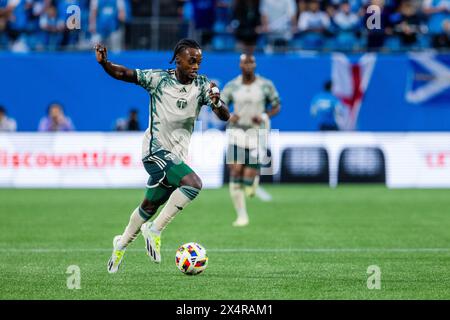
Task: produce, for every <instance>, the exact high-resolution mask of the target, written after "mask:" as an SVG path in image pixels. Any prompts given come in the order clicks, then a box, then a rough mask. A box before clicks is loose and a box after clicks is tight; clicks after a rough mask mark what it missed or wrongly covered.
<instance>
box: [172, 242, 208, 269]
mask: <svg viewBox="0 0 450 320" xmlns="http://www.w3.org/2000/svg"><path fill="white" fill-rule="evenodd" d="M175 264H176V265H177V267H178V269H179V270H180V271H181V272H182V273H184V274H187V275H196V274H199V273H202V272H203V271H204V270H205V269H206V267H207V266H208V256H207V254H206V249H205V248H203V247H202V246H201V245H199V244H198V243H195V242H189V243H185V244H183V245H182V246H181V247H179V248H178V250H177V253H176V255H175Z"/></svg>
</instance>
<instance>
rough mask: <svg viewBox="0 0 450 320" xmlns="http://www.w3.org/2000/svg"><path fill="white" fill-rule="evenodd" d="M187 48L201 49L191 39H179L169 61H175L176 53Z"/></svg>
mask: <svg viewBox="0 0 450 320" xmlns="http://www.w3.org/2000/svg"><path fill="white" fill-rule="evenodd" d="M188 48H194V49H201V48H200V45H199V44H198V43H197V41H195V40H192V39H181V40H180V41H178V43H177V45H176V46H175V49H174V50H173V57H172V60H170V63H173V62H174V61H175V58H176V56H177V54H179V53H180V52H183V51H184V50H186V49H188Z"/></svg>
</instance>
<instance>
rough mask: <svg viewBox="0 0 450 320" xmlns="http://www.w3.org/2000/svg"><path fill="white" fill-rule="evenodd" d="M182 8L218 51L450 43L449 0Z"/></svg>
mask: <svg viewBox="0 0 450 320" xmlns="http://www.w3.org/2000/svg"><path fill="white" fill-rule="evenodd" d="M182 2H183V3H184V5H183V9H184V10H183V13H184V14H185V19H192V20H193V21H195V24H196V28H197V29H198V30H200V31H203V32H202V33H206V36H203V37H202V40H203V44H204V45H205V44H211V46H212V47H213V49H233V48H234V46H235V43H234V41H235V40H236V39H237V41H238V44H240V45H241V46H244V47H247V48H250V49H252V48H257V49H263V50H265V51H271V50H276V49H281V50H285V49H292V48H294V49H306V50H308V49H310V50H323V49H328V50H343V51H358V50H361V51H363V50H364V51H366V50H369V51H370V50H391V51H397V50H411V49H423V48H430V47H432V48H438V49H446V48H448V47H449V43H450V41H449V39H450V37H449V36H450V0H423V1H422V0H420V1H419V0H324V1H317V0H297V1H296V0H235V1H233V0H186V1H182ZM373 6H376V7H375V9H373V8H374V7H373ZM375 15H377V17H375ZM377 24H378V25H377ZM211 30H212V32H211ZM230 34H233V35H234V36H235V39H233V38H232V37H230ZM205 42H206V43H205Z"/></svg>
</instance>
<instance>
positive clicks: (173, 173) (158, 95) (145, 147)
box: [96, 39, 230, 273]
mask: <svg viewBox="0 0 450 320" xmlns="http://www.w3.org/2000/svg"><path fill="white" fill-rule="evenodd" d="M96 58H97V61H98V62H99V63H100V65H101V66H102V67H103V69H104V70H105V71H106V72H107V73H108V74H109V75H110V76H112V77H113V78H115V79H118V80H122V81H125V82H131V83H135V84H138V85H140V86H142V87H143V88H144V89H146V90H147V91H148V92H149V94H150V106H149V109H150V121H149V128H148V129H147V130H146V132H145V135H144V139H143V144H142V161H143V164H144V167H145V169H146V171H147V172H148V173H149V175H150V177H149V180H148V184H147V190H146V192H145V198H144V200H143V201H142V203H141V204H140V205H139V206H138V207H137V208H136V209H135V210H134V211H133V213H132V214H131V217H130V221H129V223H128V225H127V227H126V228H125V231H124V233H123V234H122V235H119V236H116V237H114V240H113V247H114V248H113V254H112V256H111V258H110V260H109V262H108V272H110V273H114V272H117V270H118V269H119V266H120V264H121V262H122V259H123V255H124V253H125V249H126V248H127V246H128V244H130V243H131V242H132V241H133V240H134V239H135V238H136V237H137V235H138V234H139V230H141V231H142V235H143V236H144V240H145V244H146V249H147V254H148V255H149V257H150V259H151V260H153V261H155V262H160V261H161V255H160V248H161V238H160V235H161V232H162V231H163V230H164V228H165V227H166V226H167V225H168V224H169V222H170V221H171V220H172V219H173V218H174V217H175V215H176V214H177V213H178V212H179V211H180V210H183V208H184V207H185V206H186V205H187V204H189V203H190V202H191V201H192V200H194V199H195V197H197V195H198V193H199V192H200V189H201V188H202V182H201V180H200V178H199V176H198V175H197V174H196V173H195V172H194V171H193V170H192V169H191V168H190V167H189V166H188V165H187V164H186V163H185V160H186V157H187V153H188V148H189V142H190V138H191V134H192V130H193V128H194V122H195V119H196V118H197V115H198V113H199V111H200V108H201V107H202V106H203V105H208V106H211V107H212V108H213V110H214V112H215V114H216V115H217V116H218V117H219V118H220V119H221V120H223V121H227V120H228V119H229V117H230V114H229V111H228V109H227V107H226V105H225V104H224V103H223V102H222V101H221V100H220V94H219V90H218V88H217V87H215V85H214V84H213V83H211V82H210V81H209V80H208V79H207V78H206V77H205V76H202V75H198V70H199V68H200V64H201V62H202V51H201V49H200V46H199V45H198V44H197V42H195V41H193V40H189V39H183V40H180V41H179V42H178V44H177V45H176V47H175V50H174V54H173V57H172V60H171V63H172V62H174V61H175V63H176V69H169V70H160V69H148V70H140V69H136V70H133V69H128V68H126V67H124V66H121V65H117V64H114V63H112V62H110V61H108V59H107V50H106V48H105V47H104V46H102V45H97V46H96ZM166 201H167V204H166V205H165V206H164V208H163V209H162V210H161V212H160V214H159V215H158V216H157V217H156V219H154V220H153V221H152V222H148V223H146V222H147V221H149V219H150V218H152V217H153V216H154V215H155V213H156V212H157V210H158V208H159V207H160V206H161V205H162V204H164V203H165V202H166Z"/></svg>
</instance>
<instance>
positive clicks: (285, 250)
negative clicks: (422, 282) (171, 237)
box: [0, 248, 450, 253]
mask: <svg viewBox="0 0 450 320" xmlns="http://www.w3.org/2000/svg"><path fill="white" fill-rule="evenodd" d="M175 250H176V248H174V249H162V250H161V251H163V252H171V251H174V252H175ZM207 250H208V252H218V253H259V252H265V253H308V252H310V253H370V252H373V253H376V252H379V253H413V252H431V253H440V252H450V248H267V249H264V248H212V249H207ZM111 251H112V248H108V249H107V248H85V249H81V248H68V249H63V248H0V252H2V253H71V252H111ZM127 251H128V252H143V251H145V249H144V248H142V249H136V248H130V249H128V250H127Z"/></svg>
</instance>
